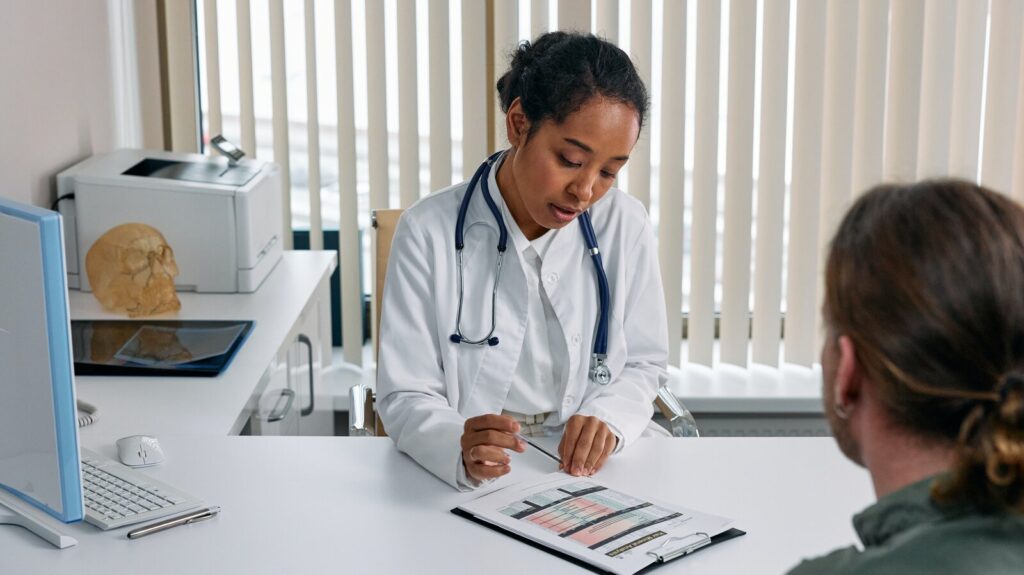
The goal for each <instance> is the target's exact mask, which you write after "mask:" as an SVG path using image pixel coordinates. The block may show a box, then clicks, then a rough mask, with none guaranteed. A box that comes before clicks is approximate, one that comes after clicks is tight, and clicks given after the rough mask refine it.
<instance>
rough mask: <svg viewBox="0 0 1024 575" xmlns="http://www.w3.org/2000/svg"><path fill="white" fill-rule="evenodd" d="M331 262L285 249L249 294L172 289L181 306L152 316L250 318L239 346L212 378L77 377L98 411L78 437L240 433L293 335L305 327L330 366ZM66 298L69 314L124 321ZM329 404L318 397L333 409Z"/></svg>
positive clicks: (330, 257)
mask: <svg viewBox="0 0 1024 575" xmlns="http://www.w3.org/2000/svg"><path fill="white" fill-rule="evenodd" d="M336 260H337V258H336V255H335V254H334V253H333V252H309V251H300V252H285V253H284V257H282V258H281V261H280V262H278V264H277V267H275V268H274V271H272V272H271V273H270V275H269V276H267V279H266V280H265V281H264V282H263V285H261V286H260V288H259V290H257V291H256V292H254V293H240V294H197V293H181V294H178V297H179V298H180V299H181V311H180V312H178V313H176V314H165V315H161V316H157V317H156V318H155V319H183V320H185V319H202V320H208V319H210V320H213V319H228V320H237V319H246V320H253V321H254V322H255V325H254V327H253V331H252V333H251V334H250V335H249V338H248V339H247V340H246V342H245V345H243V346H242V347H241V349H239V350H238V355H236V356H235V358H234V360H233V361H232V362H231V365H230V366H229V367H228V369H227V370H226V371H225V372H224V373H222V374H221V375H220V376H218V377H214V378H191V377H98V376H92V377H76V378H75V385H76V389H77V392H78V398H79V399H82V400H84V401H87V402H89V403H92V404H94V405H96V406H97V407H98V408H99V415H100V417H99V421H97V422H96V423H95V424H93V425H90V426H88V427H85V428H82V429H81V437H82V439H83V442H84V443H85V444H87V445H88V444H89V443H90V442H95V443H97V444H98V443H99V440H100V439H102V440H104V441H107V442H111V443H112V442H113V441H114V440H116V439H117V438H119V437H124V436H126V435H135V434H140V433H142V434H149V435H155V436H157V437H159V438H162V437H163V436H164V435H168V434H175V433H178V434H181V433H194V434H199V435H209V436H220V435H235V434H238V433H239V432H240V431H241V430H242V427H243V426H244V425H245V424H246V422H247V421H248V420H249V417H250V415H251V413H252V411H253V410H254V409H255V407H256V406H255V404H256V403H257V402H258V400H259V397H260V394H261V393H262V392H263V388H265V387H266V385H267V378H266V377H264V376H265V372H266V371H267V369H268V365H270V364H271V363H272V362H273V361H274V360H275V357H276V355H277V354H279V352H280V350H281V349H282V348H283V347H285V346H286V345H287V344H288V343H289V342H290V341H292V340H293V339H294V338H295V335H296V334H297V333H299V332H300V331H306V332H307V334H308V336H309V337H310V338H311V339H312V340H313V341H314V342H318V344H319V345H318V350H317V353H316V354H315V355H317V356H319V357H320V358H322V362H323V364H322V365H321V366H320V367H323V366H325V365H327V364H329V363H330V360H331V355H332V354H331V335H330V333H331V332H330V329H331V327H330V285H329V280H330V277H331V274H332V273H333V272H334V269H335V267H336V265H337V263H336ZM69 300H70V301H69V303H70V307H71V318H72V319H124V318H123V317H122V316H118V315H115V314H111V313H110V312H107V311H105V310H104V309H103V308H102V307H101V306H100V304H99V302H98V301H96V298H95V297H93V294H91V293H86V292H80V291H77V290H72V291H71V292H70V295H69ZM305 316H309V318H308V321H306V320H303V318H304V317H305ZM309 324H311V325H312V326H313V327H309ZM329 404H330V402H321V405H326V406H327V407H328V409H331V408H330V405H329Z"/></svg>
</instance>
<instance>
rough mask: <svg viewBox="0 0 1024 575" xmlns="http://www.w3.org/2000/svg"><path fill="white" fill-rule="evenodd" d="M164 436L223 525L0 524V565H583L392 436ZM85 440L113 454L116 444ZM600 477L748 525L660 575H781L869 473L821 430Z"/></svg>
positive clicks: (817, 549)
mask: <svg viewBox="0 0 1024 575" xmlns="http://www.w3.org/2000/svg"><path fill="white" fill-rule="evenodd" d="M161 440H162V442H163V444H164V446H165V447H166V450H167V454H168V462H167V463H166V464H163V465H161V466H159V467H157V468H154V469H152V470H151V471H147V472H149V473H152V475H153V476H155V477H158V478H160V479H164V480H166V481H168V482H170V483H172V484H174V485H176V486H178V487H180V488H182V489H184V490H187V491H189V492H191V493H193V494H195V495H197V496H200V497H203V498H204V499H206V500H208V501H209V502H210V503H212V504H217V505H220V506H221V507H222V508H223V512H222V513H221V514H220V516H219V517H218V518H216V519H214V520H213V521H208V522H204V523H200V524H197V525H193V526H189V527H179V528H175V529H172V530H170V531H167V532H164V533H159V534H155V535H152V536H150V537H146V538H144V539H140V540H137V541H128V540H127V539H126V538H125V533H126V531H127V528H125V529H118V530H114V531H108V532H102V531H99V530H98V529H95V528H94V527H92V526H91V525H88V524H76V525H71V526H68V527H67V530H68V531H69V532H70V533H71V534H72V535H73V536H75V537H77V538H78V540H79V544H78V546H76V547H72V548H70V549H66V550H63V551H58V550H56V549H53V548H52V547H50V546H49V545H48V544H47V543H45V542H43V541H42V540H41V539H39V538H37V537H35V536H33V535H31V534H30V533H28V532H27V531H25V530H23V529H20V528H12V527H2V528H0V550H2V551H3V559H2V565H3V567H2V571H4V572H5V573H40V574H42V573H45V574H59V573H67V574H73V575H81V574H83V573H85V574H93V573H131V572H139V573H147V574H153V575H157V574H163V573H168V574H171V573H174V574H181V573H291V574H297V575H305V574H307V573H308V574H310V575H312V574H315V573H325V572H337V573H359V572H365V573H375V574H390V573H469V572H480V573H482V572H486V573H489V574H490V573H516V574H520V573H586V571H584V570H582V569H581V568H579V567H576V566H574V565H572V564H570V563H568V562H565V561H562V560H560V559H558V558H556V557H553V556H551V555H548V554H546V553H543V552H541V551H539V550H536V549H533V548H531V547H529V546H526V545H524V544H521V543H518V542H516V541H513V540H512V539H509V538H507V537H504V536H502V535H500V534H497V533H495V532H493V531H490V530H488V529H485V528H483V527H481V526H479V525H476V524H474V523H472V522H470V521H467V520H466V519H462V518H460V517H456V516H454V515H452V514H450V513H449V512H448V510H449V509H450V508H452V507H454V506H455V505H457V504H458V503H460V502H462V501H465V500H466V499H468V498H472V497H475V495H473V494H464V493H458V492H456V491H454V490H453V489H451V488H450V487H448V486H447V485H445V484H444V483H442V482H441V481H440V480H438V479H436V478H434V477H433V476H432V475H430V474H429V473H427V472H426V471H424V470H423V469H421V468H420V467H419V466H418V465H416V464H415V463H414V462H413V461H412V460H411V459H409V458H408V457H406V456H404V455H402V454H400V453H398V452H397V450H396V449H395V447H394V446H393V445H392V443H391V441H390V440H388V439H384V438H342V437H338V438H332V437H226V436H221V437H194V436H165V437H162V438H161ZM86 446H87V447H91V448H94V449H96V450H97V451H99V452H100V453H102V454H104V455H107V456H113V455H114V452H113V447H112V446H111V445H107V444H105V445H90V444H89V443H86ZM552 470H553V464H552V462H551V461H550V460H549V459H547V458H545V457H544V456H542V455H540V454H538V453H536V452H533V451H532V450H528V451H527V452H526V453H524V454H521V455H519V454H517V455H514V460H513V474H512V475H513V479H514V478H519V479H525V478H527V477H530V476H533V475H536V474H539V473H546V472H549V471H552ZM599 477H600V478H601V479H602V480H603V481H606V482H607V483H609V484H611V485H615V486H618V487H620V488H623V489H626V490H629V491H634V492H636V493H637V494H640V495H646V496H650V497H653V498H658V499H663V500H665V501H667V502H672V503H677V504H679V505H684V506H690V507H693V508H695V509H698V510H703V511H707V512H709V513H716V514H722V515H726V516H729V517H732V518H734V519H736V523H737V526H738V527H740V528H742V529H745V530H747V531H748V532H749V533H748V534H747V535H746V536H744V537H741V538H739V539H736V540H734V541H730V542H727V543H723V544H722V545H719V546H715V547H712V548H709V549H705V550H703V551H701V552H700V553H697V554H696V555H693V556H691V557H688V558H686V559H683V560H680V561H678V562H676V563H673V564H671V565H669V566H666V567H663V568H661V569H659V570H657V571H655V572H656V573H666V574H668V573H697V574H723V575H724V574H728V575H736V574H742V573H751V574H755V573H756V574H770V573H782V572H784V571H785V570H786V569H788V568H789V567H791V566H793V565H794V564H795V563H797V562H798V561H799V560H800V558H801V557H803V556H814V555H820V554H822V553H824V552H825V551H827V550H829V549H832V548H834V547H837V546H840V545H847V544H850V543H852V542H854V541H855V534H854V532H853V529H852V527H851V525H850V516H851V515H852V514H853V513H855V512H856V511H859V510H860V509H862V508H863V507H865V506H867V505H868V504H870V503H871V501H873V499H874V496H873V492H872V490H871V486H870V482H869V479H868V475H867V473H866V472H865V471H863V470H861V469H859V468H857V467H855V466H854V465H853V464H851V463H849V462H848V461H846V460H845V459H844V458H843V456H842V455H841V454H840V452H839V450H838V449H837V448H836V446H835V443H834V442H833V441H832V440H831V439H827V438H773V439H762V438H722V439H700V440H688V439H668V438H664V439H653V438H652V439H641V440H640V441H639V442H638V443H637V444H636V445H635V446H633V447H631V448H630V449H628V450H627V451H625V452H623V453H622V454H620V455H616V456H614V457H612V458H611V459H610V460H609V462H608V464H607V465H606V467H605V469H604V470H603V471H602V472H601V474H600V475H599ZM505 481H506V480H502V481H499V482H498V483H497V485H496V486H501V485H502V484H503V483H504V482H505ZM456 548H458V550H456ZM485 565H486V566H487V567H486V568H484V567H483V566H485Z"/></svg>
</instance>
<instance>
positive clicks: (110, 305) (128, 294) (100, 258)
mask: <svg viewBox="0 0 1024 575" xmlns="http://www.w3.org/2000/svg"><path fill="white" fill-rule="evenodd" d="M85 270H86V273H88V274H89V283H90V284H92V289H93V293H94V295H95V296H96V299H98V300H99V301H100V303H101V304H103V307H105V308H107V309H108V310H111V311H114V312H119V313H127V314H128V316H129V317H140V316H147V315H155V314H159V313H164V312H170V311H178V310H179V309H181V302H180V301H179V300H178V295H177V293H175V290H174V277H175V276H177V275H178V264H177V263H175V261H174V251H173V250H171V246H169V245H167V240H165V239H164V236H163V234H161V233H160V232H159V231H158V230H157V229H156V228H153V227H151V226H147V225H146V224H138V223H131V224H122V225H120V226H117V227H114V228H111V229H109V230H107V233H105V234H103V235H102V236H100V238H99V239H98V240H96V243H94V244H93V245H92V247H91V248H89V253H88V254H86V256H85Z"/></svg>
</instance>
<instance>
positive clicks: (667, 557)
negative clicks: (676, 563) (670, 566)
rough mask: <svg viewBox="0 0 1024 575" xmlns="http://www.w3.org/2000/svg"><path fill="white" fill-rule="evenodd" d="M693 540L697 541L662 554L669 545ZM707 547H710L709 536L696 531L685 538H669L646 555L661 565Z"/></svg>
mask: <svg viewBox="0 0 1024 575" xmlns="http://www.w3.org/2000/svg"><path fill="white" fill-rule="evenodd" d="M693 538H696V539H697V540H696V541H694V542H692V543H690V544H688V545H683V546H681V547H677V548H675V549H673V550H671V551H668V552H667V553H665V552H662V549H665V548H666V547H667V546H668V545H669V544H670V543H674V542H679V541H686V540H687V539H693ZM708 545H711V536H710V535H708V534H707V533H704V532H703V531H698V532H697V533H691V534H689V535H687V536H685V537H669V538H668V539H666V540H665V541H663V542H662V543H661V545H659V546H657V547H655V548H654V549H651V550H650V551H648V552H647V555H649V556H651V557H654V558H655V559H657V560H658V561H659V562H661V563H664V562H666V561H671V560H673V559H675V558H676V557H680V556H682V555H689V554H690V553H693V552H694V551H696V550H698V549H700V548H701V547H705V546H708Z"/></svg>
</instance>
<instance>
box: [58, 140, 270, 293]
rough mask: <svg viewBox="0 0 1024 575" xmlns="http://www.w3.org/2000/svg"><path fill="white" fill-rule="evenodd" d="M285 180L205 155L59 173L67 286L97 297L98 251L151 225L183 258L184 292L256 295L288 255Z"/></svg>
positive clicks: (147, 158) (110, 161) (113, 159)
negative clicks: (101, 243) (90, 270)
mask: <svg viewBox="0 0 1024 575" xmlns="http://www.w3.org/2000/svg"><path fill="white" fill-rule="evenodd" d="M282 182H283V179H282V177H281V171H280V169H279V168H278V167H277V165H275V164H273V163H269V162H261V161H256V160H242V161H240V162H234V161H232V162H229V161H228V160H227V159H225V158H219V157H218V158H214V157H209V156H203V155H199V154H183V153H174V152H162V151H147V150H136V149H123V150H116V151H113V152H110V153H107V154H100V155H96V156H93V157H91V158H89V159H87V160H85V161H83V162H81V163H79V164H76V165H75V166H72V167H71V168H68V169H67V170H65V171H63V172H61V173H60V174H58V175H57V198H58V200H57V202H58V209H59V210H60V212H61V214H62V215H63V216H64V229H65V239H64V241H65V250H66V254H67V269H68V286H69V287H74V288H79V289H81V290H82V291H92V290H91V288H90V286H89V275H88V274H87V273H86V270H85V257H86V254H87V253H88V252H89V248H90V247H92V245H93V243H94V242H95V241H96V240H97V239H99V237H100V236H102V235H103V234H104V233H106V232H107V230H110V229H111V228H113V227H115V226H119V225H121V224H126V223H142V224H147V225H150V226H152V227H154V228H156V229H157V230H159V231H160V232H161V233H162V234H163V236H164V238H165V239H166V240H167V243H168V244H169V245H170V246H171V249H172V250H173V251H174V259H175V260H176V261H177V264H178V270H179V274H178V277H176V278H175V287H176V289H177V290H178V291H195V292H215V293H235V292H254V291H256V289H257V288H258V287H259V286H260V284H261V283H262V282H263V280H264V279H266V277H267V276H268V275H269V274H270V272H271V271H272V270H273V269H274V266H275V265H277V262H278V261H280V259H281V255H282V253H283V248H282V244H283V229H282V228H283V226H282V220H281V202H282V185H283V184H282ZM72 194H73V195H72Z"/></svg>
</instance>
